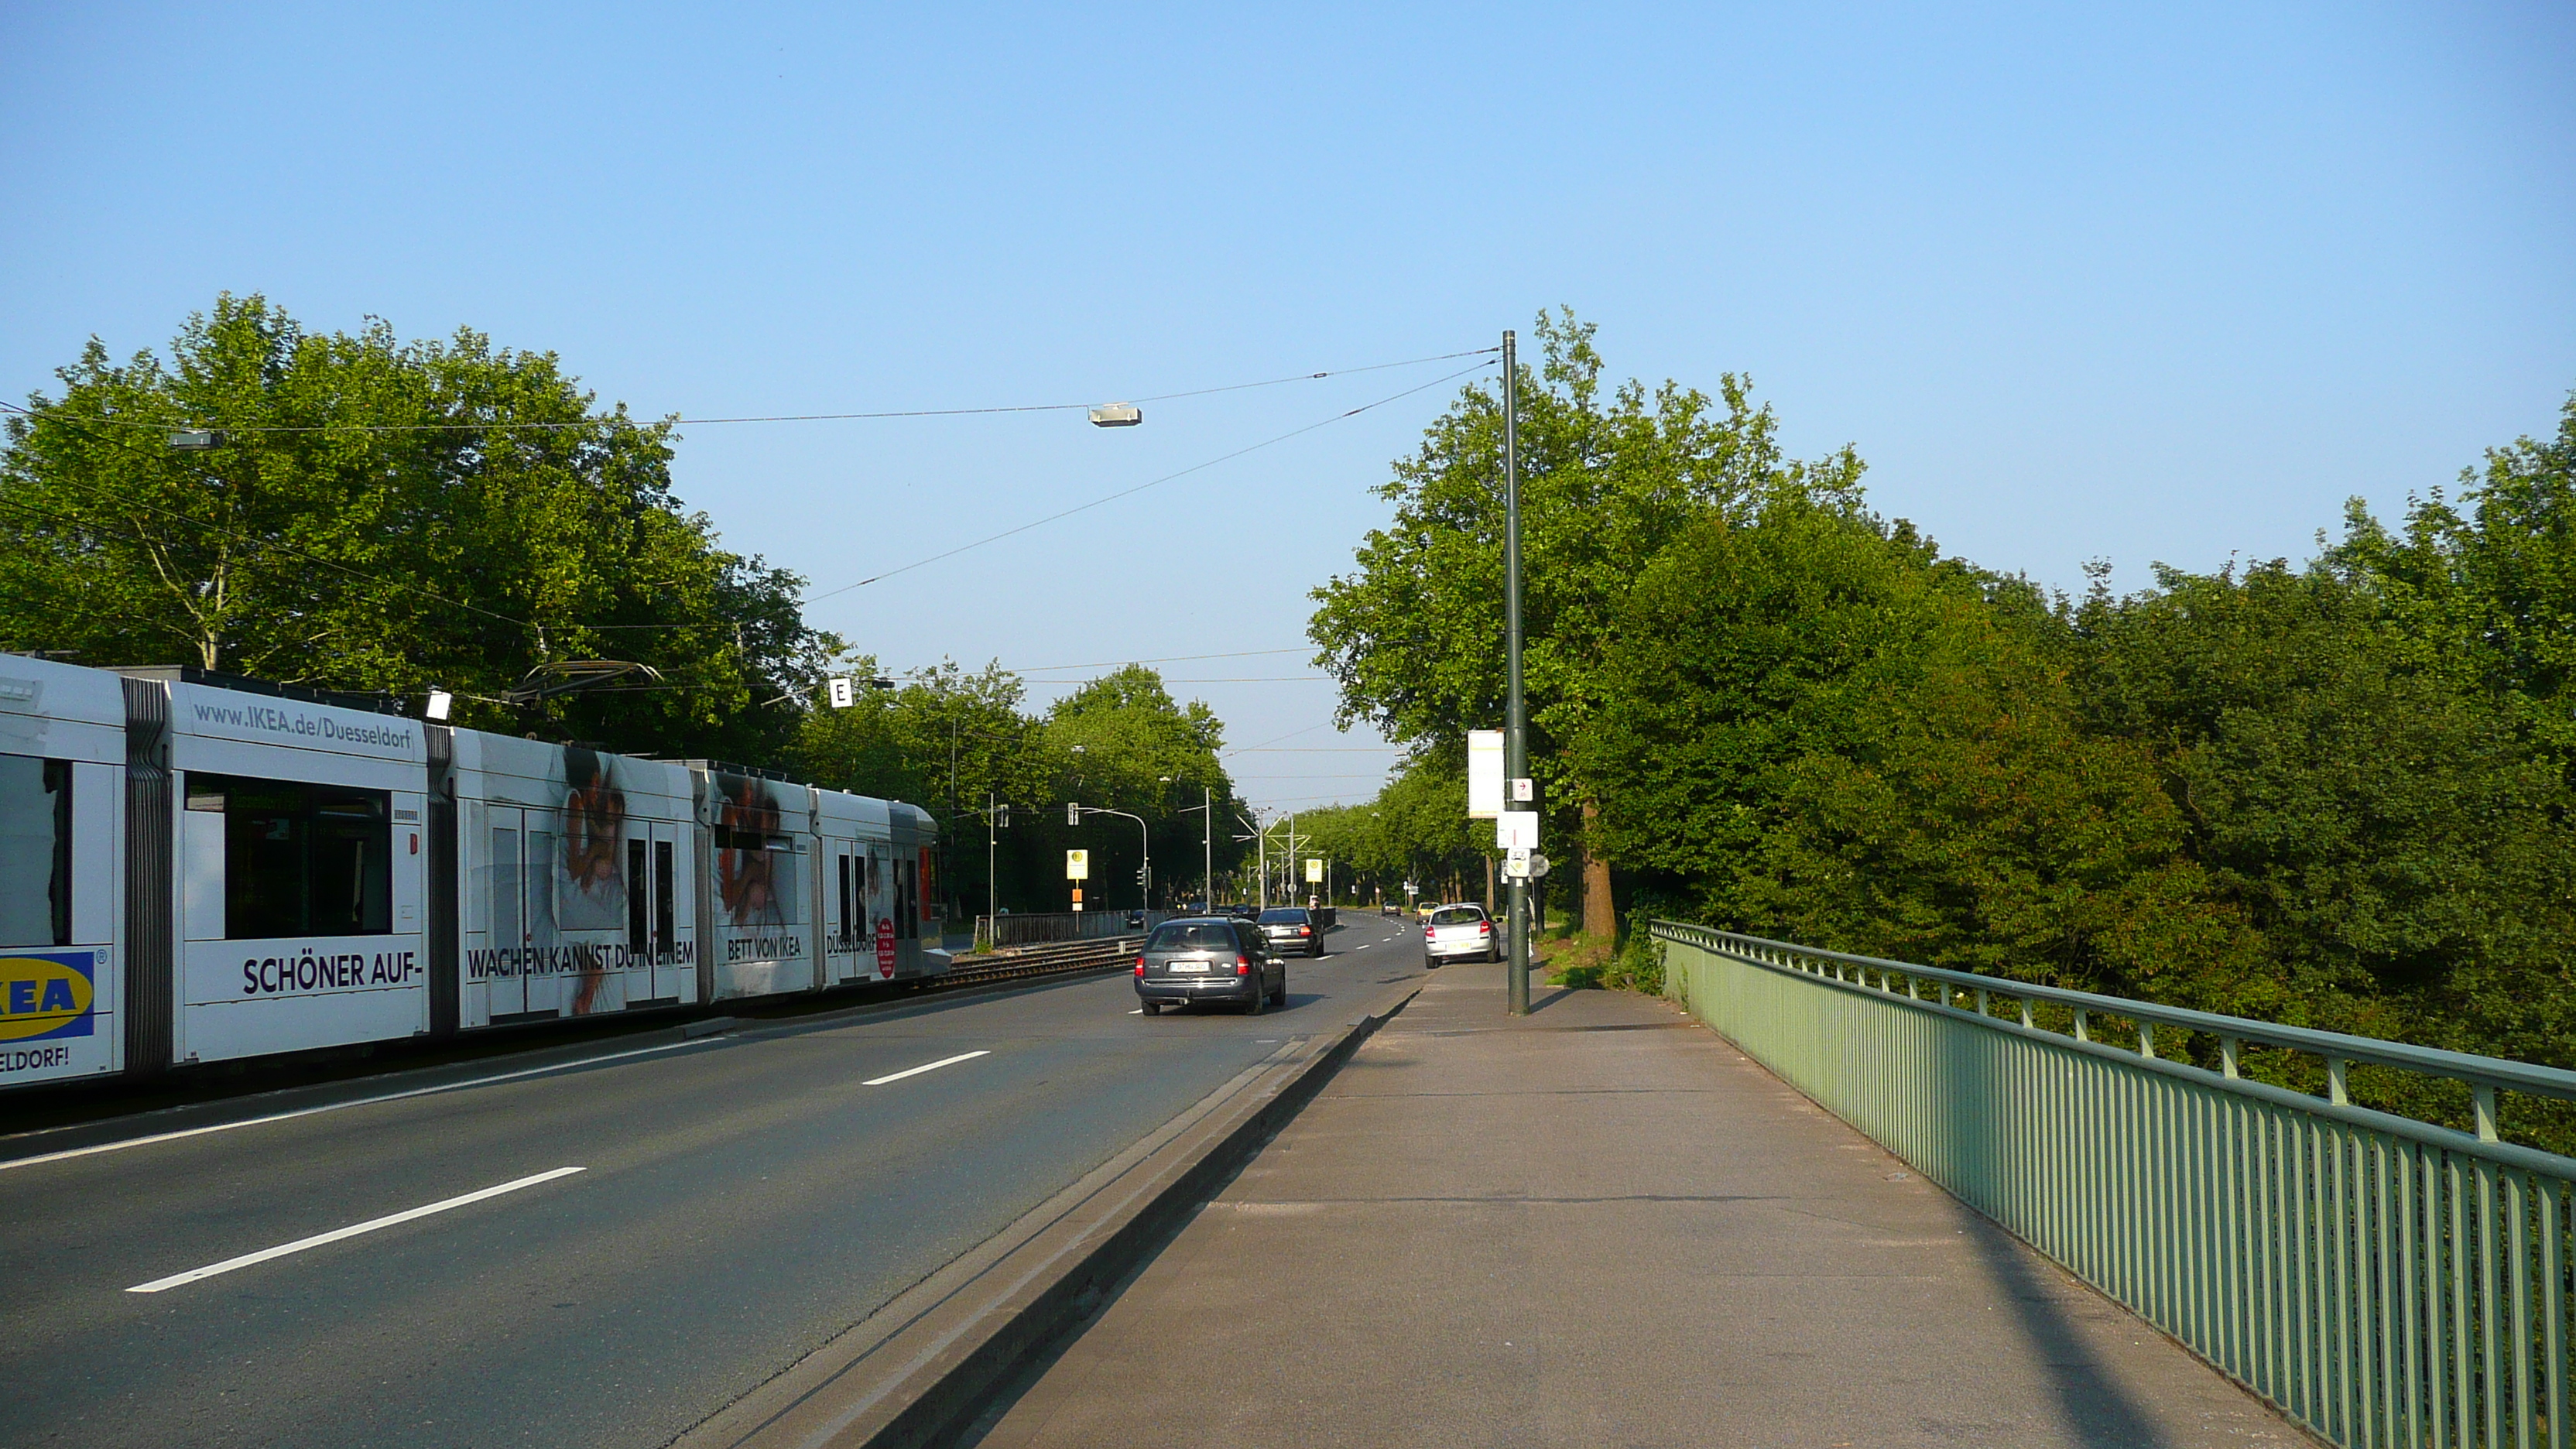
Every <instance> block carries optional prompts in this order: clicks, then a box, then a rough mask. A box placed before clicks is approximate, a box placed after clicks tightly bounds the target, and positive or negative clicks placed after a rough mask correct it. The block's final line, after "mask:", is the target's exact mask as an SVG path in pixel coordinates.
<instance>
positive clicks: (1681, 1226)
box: [982, 966, 2313, 1449]
mask: <svg viewBox="0 0 2576 1449" xmlns="http://www.w3.org/2000/svg"><path fill="white" fill-rule="evenodd" d="M1535 1005H1536V1007H1537V1009H1536V1010H1534V1011H1533V1013H1532V1014H1531V1015H1530V1016H1528V1017H1526V1018H1523V1019H1522V1020H1520V1021H1517V1022H1515V1021H1512V1020H1511V1019H1509V1018H1507V1017H1505V1016H1504V1015H1503V1012H1502V975H1501V968H1499V967H1493V966H1453V967H1449V968H1447V969H1444V970H1442V971H1440V972H1438V973H1437V974H1435V975H1434V976H1433V977H1432V979H1431V982H1430V984H1429V986H1428V987H1427V988H1426V989H1425V990H1424V991H1423V993H1422V995H1421V996H1420V997H1418V998H1417V999H1416V1000H1415V1001H1414V1003H1413V1004H1412V1005H1411V1006H1410V1007H1408V1008H1407V1009H1406V1010H1405V1011H1404V1013H1403V1014H1402V1015H1400V1016H1398V1017H1396V1018H1395V1020H1393V1021H1392V1022H1389V1023H1388V1024H1387V1026H1386V1028H1385V1029H1384V1030H1382V1031H1381V1032H1379V1033H1378V1035H1377V1036H1376V1037H1375V1038H1373V1039H1372V1040H1370V1041H1369V1042H1368V1043H1367V1044H1366V1045H1365V1046H1363V1047H1362V1048H1361V1049H1360V1051H1359V1053H1358V1054H1357V1055H1356V1056H1355V1057H1353V1058H1352V1060H1351V1061H1350V1062H1349V1063H1348V1064H1346V1065H1345V1066H1344V1067H1343V1068H1342V1069H1341V1072H1340V1074H1339V1075H1338V1076H1337V1077H1336V1078H1335V1079H1334V1081H1333V1082H1332V1083H1331V1084H1330V1085H1329V1086H1328V1087H1327V1088H1326V1089H1325V1090H1324V1092H1323V1094H1322V1095H1321V1096H1320V1097H1318V1098H1317V1099H1316V1100H1315V1101H1314V1102H1313V1103H1312V1104H1311V1105H1309V1106H1308V1107H1307V1108H1306V1110H1305V1112H1304V1113H1303V1114H1302V1115H1301V1116H1300V1117H1299V1118H1298V1119H1297V1120H1296V1121H1295V1122H1293V1123H1292V1124H1290V1126H1289V1127H1288V1129H1287V1130H1286V1131H1285V1132H1283V1133H1282V1134H1280V1136H1279V1137H1278V1138H1277V1139H1276V1140H1275V1141H1273V1142H1272V1143H1271V1144H1270V1146H1269V1147H1268V1148H1267V1149H1265V1150H1264V1151H1263V1152H1262V1153H1261V1155H1260V1156H1259V1157H1258V1158H1256V1159H1255V1160H1254V1161H1253V1162H1252V1163H1251V1164H1250V1165H1249V1166H1248V1167H1247V1168H1246V1169H1245V1170H1244V1171H1243V1173H1242V1174H1241V1176H1239V1177H1238V1178H1237V1179H1236V1180H1235V1181H1234V1182H1233V1184H1232V1185H1231V1186H1229V1187H1228V1189H1227V1190H1226V1192H1225V1193H1224V1194H1223V1196H1222V1197H1220V1198H1219V1199H1218V1200H1217V1201H1216V1202H1214V1203H1212V1204H1210V1205H1209V1206H1208V1207H1207V1208H1206V1209H1205V1210H1203V1211H1202V1212H1201V1213H1200V1214H1199V1215H1198V1217H1197V1218H1196V1219H1195V1220H1194V1221H1193V1222H1192V1223H1191V1224H1190V1225H1189V1227H1188V1228H1187V1229H1186V1230H1185V1231H1184V1232H1183V1233H1182V1235H1181V1237H1180V1238H1179V1239H1178V1241H1176V1242H1175V1243H1173V1244H1172V1246H1171V1247H1170V1248H1169V1249H1168V1250H1167V1251H1165V1252H1164V1253H1163V1254H1162V1256H1161V1257H1160V1258H1158V1259H1156V1260H1155V1261H1154V1262H1153V1263H1152V1264H1151V1265H1150V1266H1148V1267H1147V1268H1146V1269H1145V1271H1144V1272H1143V1273H1142V1274H1141V1275H1139V1276H1138V1277H1137V1279H1136V1280H1135V1281H1134V1282H1133V1283H1132V1284H1131V1285H1130V1286H1129V1287H1128V1288H1127V1290H1126V1292H1125V1293H1124V1294H1123V1295H1122V1296H1121V1297H1120V1298H1119V1299H1118V1300H1117V1301H1116V1302H1115V1303H1113V1304H1112V1305H1111V1306H1110V1307H1109V1309H1108V1310H1107V1311H1106V1312H1105V1313H1104V1314H1103V1315H1102V1316H1101V1317H1100V1319H1099V1320H1098V1321H1097V1322H1095V1323H1094V1324H1093V1325H1092V1326H1091V1328H1090V1330H1089V1331H1088V1332H1087V1333H1086V1334H1084V1336H1083V1337H1082V1338H1081V1339H1080V1340H1078V1341H1077V1342H1076V1343H1074V1344H1073V1345H1072V1346H1071V1347H1070V1348H1069V1349H1067V1350H1066V1351H1065V1353H1064V1355H1063V1356H1062V1358H1060V1359H1059V1360H1058V1361H1057V1362H1056V1363H1055V1364H1054V1366H1053V1367H1052V1368H1051V1369H1050V1370H1049V1371H1048V1372H1047V1373H1046V1374H1045V1375H1044V1376H1043V1377H1042V1378H1041V1379H1040V1380H1039V1382H1038V1383H1037V1384H1036V1385H1034V1386H1033V1387H1032V1388H1031V1389H1030V1390H1029V1391H1028V1392H1027V1393H1026V1394H1025V1395H1023V1396H1022V1397H1021V1399H1020V1400H1019V1402H1018V1403H1017V1404H1015V1405H1013V1406H1012V1407H1011V1408H1010V1409H1009V1411H1008V1412H1007V1413H1006V1414H1005V1415H1004V1416H1003V1418H1002V1419H1001V1421H1000V1422H999V1423H998V1424H996V1425H995V1426H994V1427H993V1428H992V1430H991V1432H990V1433H989V1434H988V1435H987V1436H986V1437H985V1438H984V1439H983V1440H982V1443H983V1444H984V1445H985V1446H987V1449H1021V1446H1039V1445H1043V1446H1074V1445H1102V1446H1107V1445H1121V1446H1125V1445H1154V1444H1168V1445H1193V1446H1195V1445H1219V1444H1222V1445H1279V1446H1292V1445H1293V1446H1299V1449H1307V1446H1317V1445H1342V1444H1348V1445H1405V1446H1410V1445H1523V1444H1527V1445H1584V1446H1592V1445H1675V1446H1680V1445H1692V1446H1697V1445H1723V1446H1730V1449H1732V1446H1816V1449H1832V1446H1842V1445H1851V1446H1880V1445H1926V1446H1930V1445H1940V1446H1951V1445H1984V1444H1997V1445H2035V1446H2056V1445H2083V1446H2112V1445H2118V1446H2133V1445H2166V1446H2175V1449H2183V1446H2201V1445H2220V1444H2225V1445H2246V1444H2274V1445H2305V1444H2309V1443H2312V1442H2313V1441H2311V1440H2309V1439H2308V1438H2307V1437H2306V1436H2305V1435H2303V1434H2301V1433H2300V1432H2299V1431H2297V1430H2296V1429H2294V1428H2292V1427H2291V1426H2289V1425H2288V1424H2287V1423H2286V1422H2285V1421H2284V1420H2282V1419H2280V1418H2279V1417H2278V1416H2276V1415H2275V1414H2274V1413H2273V1412H2272V1411H2271V1410H2269V1409H2268V1408H2266V1407H2265V1406H2263V1405H2262V1404H2261V1403H2260V1402H2258V1401H2257V1400H2256V1399H2254V1398H2253V1397H2252V1396H2251V1395H2249V1394H2247V1393H2245V1392H2244V1391H2242V1390H2240V1389H2238V1388H2237V1387H2235V1386H2234V1385H2233V1384H2230V1383H2229V1382H2227V1381H2226V1380H2225V1379H2224V1378H2222V1377H2220V1376H2219V1375H2218V1374H2217V1373H2216V1372H2215V1371H2213V1370H2211V1369H2210V1368H2208V1367H2206V1366H2205V1365H2203V1364H2202V1363H2200V1362H2199V1361H2198V1360H2196V1359H2194V1358H2192V1357H2191V1356H2190V1355H2188V1354H2186V1353H2185V1352H2184V1351H2183V1350H2182V1349H2180V1348H2178V1347H2175V1346H2174V1345H2173V1344H2172V1343H2170V1342H2169V1341H2167V1340H2166V1339H2164V1338H2163V1337H2161V1336H2160V1335H2158V1334H2157V1333H2155V1332H2154V1331H2153V1330H2151V1329H2149V1328H2147V1327H2145V1326H2144V1325H2143V1324H2141V1323H2139V1322H2138V1321H2137V1320H2136V1319H2134V1318H2132V1317H2131V1316H2130V1315H2129V1314H2128V1313H2127V1312H2126V1311H2124V1310H2122V1309H2120V1308H2118V1307H2116V1306H2115V1305H2113V1304H2111V1303H2110V1302H2109V1301H2108V1300H2105V1299H2103V1298H2101V1297H2099V1296H2097V1295H2095V1294H2094V1293H2093V1292H2092V1291H2091V1290H2090V1289H2087V1288H2085V1287H2083V1286H2082V1285H2081V1284H2079V1283H2077V1282H2076V1281H2075V1280H2074V1279H2072V1278H2071V1277H2069V1276H2067V1275H2066V1274H2065V1273H2063V1272H2061V1271H2059V1270H2058V1269H2056V1268H2055V1267H2053V1266H2051V1265H2049V1264H2048V1263H2047V1262H2046V1261H2045V1260H2043V1259H2041V1258H2040V1257H2039V1256H2038V1255H2037V1254H2035V1253H2033V1252H2031V1251H2029V1250H2028V1249H2026V1248H2024V1247H2022V1246H2021V1245H2020V1244H2018V1243H2016V1242H2015V1241H2013V1240H2012V1239H2011V1238H2009V1237H2007V1236H2005V1235H2004V1234H2003V1233H2002V1232H2000V1231H1999V1230H1997V1229H1995V1228H1993V1227H1992V1226H1990V1225H1988V1224H1986V1223H1985V1221H1984V1220H1983V1219H1980V1218H1978V1217H1977V1216H1975V1215H1974V1214H1972V1213H1970V1212H1969V1211H1968V1210H1967V1209H1965V1208H1963V1207H1961V1206H1959V1205H1958V1204H1957V1203H1956V1202H1954V1201H1953V1200H1952V1199H1951V1198H1950V1197H1949V1196H1948V1195H1947V1194H1945V1193H1943V1192H1941V1191H1940V1190H1939V1189H1937V1188H1935V1187H1932V1186H1931V1185H1929V1184H1927V1183H1925V1182H1923V1181H1922V1180H1920V1179H1919V1178H1916V1177H1915V1176H1913V1175H1912V1174H1911V1173H1910V1172H1908V1171H1907V1170H1906V1168H1905V1166H1904V1164H1902V1163H1900V1162H1898V1161H1896V1160H1895V1159H1894V1158H1892V1157H1890V1156H1889V1155H1888V1154H1887V1153H1886V1152H1884V1151H1882V1150H1881V1149H1880V1148H1878V1147H1877V1146H1876V1145H1875V1144H1873V1143H1871V1142H1869V1141H1868V1140H1867V1139H1866V1138H1863V1137H1861V1136H1860V1135H1859V1134H1858V1133H1856V1132H1854V1131H1852V1130H1851V1129H1850V1128H1848V1127H1846V1126H1844V1125H1843V1124H1842V1123H1840V1122H1839V1121H1837V1120H1835V1119H1834V1118H1832V1117H1830V1116H1828V1115H1826V1114H1825V1113H1824V1112H1823V1111H1821V1110H1820V1109H1818V1108H1817V1107H1815V1106H1814V1105H1813V1104H1812V1103H1810V1102H1808V1101H1807V1100H1806V1099H1805V1098H1804V1097H1801V1096H1799V1095H1798V1094H1797V1093H1796V1092H1794V1091H1792V1090H1790V1089H1789V1088H1788V1087H1786V1086H1784V1085H1782V1084H1781V1083H1780V1082H1779V1081H1777V1080H1776V1079H1774V1078H1773V1077H1772V1076H1770V1075H1769V1074H1768V1073H1766V1072H1764V1071H1763V1070H1762V1069H1761V1068H1759V1067H1757V1066H1755V1065H1753V1064H1752V1063H1751V1062H1750V1061H1748V1060H1746V1059H1745V1058H1744V1056H1743V1055H1742V1054H1741V1053H1739V1052H1737V1051H1736V1050H1735V1049H1734V1048H1733V1047H1731V1046H1729V1045H1728V1044H1727V1043H1726V1042H1724V1041H1723V1040H1721V1039H1719V1038H1718V1037H1716V1036H1715V1035H1713V1034H1712V1033H1710V1032H1709V1031H1708V1030H1706V1029H1705V1028H1703V1027H1701V1026H1699V1025H1698V1024H1697V1023H1695V1022H1692V1021H1690V1020H1688V1019H1687V1018H1685V1017H1683V1016H1681V1015H1680V1014H1679V1013H1677V1012H1675V1011H1674V1010H1672V1009H1671V1008H1670V1007H1668V1006H1666V1005H1665V1004H1663V1003H1661V1002H1658V1001H1654V1000H1650V999H1647V998H1642V997H1637V996H1631V995H1626V994H1623V993H1615V992H1606V991H1582V992H1565V991H1543V992H1541V993H1540V994H1539V999H1538V1001H1537V1002H1536V1003H1535Z"/></svg>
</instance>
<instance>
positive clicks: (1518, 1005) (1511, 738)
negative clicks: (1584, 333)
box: [1503, 332, 1537, 1016]
mask: <svg viewBox="0 0 2576 1449" xmlns="http://www.w3.org/2000/svg"><path fill="white" fill-rule="evenodd" d="M1520 381H1521V369H1520V360H1519V354H1518V352H1517V351H1516V350H1515V343H1514V340H1513V337H1512V334H1511V333H1509V332H1505V333H1504V334H1503V614H1504V617H1505V624H1504V635H1503V639H1504V645H1503V649H1504V669H1505V670H1506V672H1507V673H1508V675H1509V677H1510V689H1511V700H1510V704H1509V706H1508V712H1507V713H1506V715H1505V716H1504V722H1503V779H1504V782H1505V783H1504V790H1505V791H1506V798H1505V800H1504V801H1503V808H1504V809H1506V810H1510V809H1514V808H1516V807H1517V808H1528V809H1536V808H1537V802H1535V801H1532V802H1529V803H1528V804H1527V805H1526V806H1523V805H1522V802H1520V801H1517V800H1513V799H1510V798H1508V792H1509V791H1510V790H1511V789H1512V788H1513V786H1512V784H1511V782H1512V781H1516V780H1526V779H1528V778H1529V713H1528V709H1527V707H1526V706H1525V705H1524V704H1523V702H1522V699H1521V456H1520ZM1505 912H1506V916H1507V921H1506V924H1505V925H1504V927H1503V933H1504V941H1505V943H1506V950H1507V951H1508V952H1509V954H1510V960H1511V964H1510V965H1509V966H1507V967H1505V968H1504V973H1505V974H1504V978H1503V980H1504V990H1505V994H1506V998H1507V999H1506V1001H1505V1005H1504V1009H1505V1010H1506V1011H1508V1012H1510V1013H1511V1014H1512V1015H1514V1016H1527V1015H1529V947H1530V942H1529V877H1528V876H1526V875H1516V876H1513V877H1512V878H1511V896H1510V898H1509V900H1508V902H1507V904H1506V906H1505Z"/></svg>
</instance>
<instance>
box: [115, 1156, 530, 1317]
mask: <svg viewBox="0 0 2576 1449" xmlns="http://www.w3.org/2000/svg"><path fill="white" fill-rule="evenodd" d="M579 1171H581V1169H580V1168H578V1167H558V1168H556V1169H555V1170H554V1171H552V1172H540V1173H538V1174H536V1175H535V1176H534V1177H522V1178H517V1179H514V1180H512V1181H509V1182H505V1183H501V1184H499V1185H497V1186H494V1187H487V1188H484V1189H483V1190H482V1191H480V1192H469V1193H467V1194H465V1195H464V1196H463V1197H451V1198H449V1199H447V1200H446V1201H444V1202H434V1203H431V1204H429V1205H428V1206H426V1207H416V1208H412V1209H410V1210H409V1211H407V1212H398V1213H392V1214H389V1215H387V1216H385V1217H381V1218H369V1219H368V1220H367V1221H365V1222H363V1223H351V1224H350V1225H349V1226H347V1227H345V1228H334V1229H332V1230H331V1231H329V1232H327V1233H316V1234H314V1235H313V1236H312V1237H309V1238H297V1239H296V1240H295V1241H294V1242H291V1243H280V1244H278V1245H277V1246H276V1247H274V1248H262V1249H260V1250H259V1251H258V1252H256V1253H244V1254H242V1255H241V1256H240V1257H238V1258H226V1259H224V1260H223V1261H222V1262H220V1263H212V1264H209V1265H207V1266H206V1267H203V1268H191V1269H189V1270H188V1271H187V1272H185V1273H173V1274H171V1275H170V1276H169V1277H167V1278H155V1279H153V1280H152V1281H151V1282H149V1283H137V1284H135V1285H134V1286H133V1287H131V1288H128V1289H126V1290H125V1291H126V1292H128V1293H159V1292H162V1291H163V1290H165V1289H170V1288H178V1287H182V1286H185V1285H187V1284H190V1283H194V1282H197V1281H199V1280H200V1279H205V1278H212V1277H214V1276H215V1275H216V1274H218V1273H229V1272H231V1271H233V1270H234V1269H235V1268H247V1267H250V1266H251V1265H252V1264H254V1263H265V1262H267V1261H268V1260H269V1259H271V1258H283V1257H285V1256H286V1255H287V1254H289V1253H301V1252H303V1251H304V1250H305V1249H307V1248H318V1247H321V1246H322V1245H323V1244H325V1243H336V1242H338V1241H340V1240H341V1239H342V1238H354V1237H356V1236H358V1235H359V1234H360V1233H372V1232H374V1231H375V1230H376V1229H378V1228H390V1227H392V1226H393V1225H394V1224H396V1223H407V1222H410V1221H411V1220H413V1219H414V1218H425V1217H428V1216H429V1215H430V1214H432V1213H443V1212H445V1211H447V1210H448V1209H449V1208H461V1207H464V1206H466V1205H467V1204H468V1203H478V1202H481V1201H483V1200H484V1199H485V1198H487V1197H499V1196H500V1195H501V1194H503V1193H505V1192H517V1191H518V1190H519V1189H520V1188H523V1187H534V1186H536V1185H537V1184H538V1183H541V1182H552V1181H554V1180H555V1179H556V1178H558V1177H570V1176H572V1175H573V1174H574V1173H576V1172H579Z"/></svg>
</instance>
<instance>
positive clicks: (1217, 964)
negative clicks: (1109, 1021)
mask: <svg viewBox="0 0 2576 1449" xmlns="http://www.w3.org/2000/svg"><path fill="white" fill-rule="evenodd" d="M1136 999H1137V1001H1138V1002H1139V1003H1141V1004H1142V1006H1143V1009H1144V1012H1145V1014H1146V1015H1147V1016H1155V1015H1159V1014H1160V1013H1161V1012H1162V1010H1163V1008H1164V1007H1166V1006H1187V1005H1189V1004H1190V1003H1192V1002H1194V1001H1230V1002H1237V1003H1240V1004H1241V1005H1242V1007H1243V1009H1244V1011H1245V1012H1247V1013H1250V1014H1253V1015H1258V1014H1259V1013H1260V1011H1261V1009H1262V1008H1263V1007H1264V1006H1285V1005H1287V1004H1288V963H1287V962H1286V961H1285V960H1283V959H1281V957H1280V955H1279V953H1278V952H1276V951H1273V950H1271V949H1270V942H1269V940H1268V939H1267V938H1266V937H1264V936H1263V935H1262V933H1261V930H1260V928H1259V927H1256V926H1253V925H1249V924H1247V923H1245V922H1242V921H1236V920H1229V919H1227V918H1226V917H1223V916H1190V917H1185V918H1183V919H1181V920H1177V921H1165V922H1164V923H1163V924H1161V925H1159V926H1156V927H1155V928H1154V934H1152V935H1150V936H1148V937H1146V938H1145V945H1144V949H1142V950H1140V951H1138V952H1137V953H1136Z"/></svg>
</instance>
